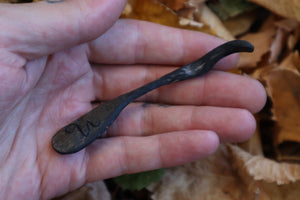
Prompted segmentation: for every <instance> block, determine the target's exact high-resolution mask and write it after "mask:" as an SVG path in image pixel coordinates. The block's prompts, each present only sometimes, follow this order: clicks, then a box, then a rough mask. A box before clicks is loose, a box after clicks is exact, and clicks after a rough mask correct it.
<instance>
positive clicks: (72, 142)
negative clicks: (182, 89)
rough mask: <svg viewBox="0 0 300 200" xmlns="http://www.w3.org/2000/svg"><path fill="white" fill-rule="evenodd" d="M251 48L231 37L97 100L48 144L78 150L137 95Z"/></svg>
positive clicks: (198, 73)
mask: <svg viewBox="0 0 300 200" xmlns="http://www.w3.org/2000/svg"><path fill="white" fill-rule="evenodd" d="M253 50H254V47H253V45H252V44H251V43H249V42H247V41H242V40H234V41H230V42H227V43H225V44H223V45H220V46H218V47H217V48H215V49H213V50H212V51H210V52H209V53H207V54H206V55H204V56H203V57H202V58H200V59H198V60H196V61H194V62H192V63H190V64H187V65H185V66H183V67H181V68H179V69H177V70H175V71H173V72H171V73H169V74H166V75H164V76H162V77H161V78H159V79H157V80H155V81H153V82H151V83H148V84H146V85H144V86H142V87H140V88H137V89H135V90H133V91H131V92H128V93H126V94H123V95H121V96H119V97H117V98H115V99H113V100H110V101H107V102H104V103H102V104H100V105H99V106H98V107H96V108H94V109H93V110H91V111H90V112H88V113H87V114H85V115H83V116H82V117H80V118H78V119H77V120H75V121H73V122H72V123H71V124H69V125H67V126H65V127H63V128H62V129H60V130H59V131H58V132H57V133H56V134H55V135H54V137H53V138H52V146H53V148H54V149H55V150H56V151H57V152H58V153H61V154H69V153H75V152H78V151H80V150H81V149H83V148H85V147H86V146H88V145H89V144H91V143H92V142H93V141H94V140H96V139H97V138H99V137H100V136H103V135H104V134H105V132H106V129H107V128H108V127H109V126H110V125H111V124H112V123H113V122H114V121H115V120H116V118H117V117H118V116H119V114H120V112H121V111H122V110H123V109H124V108H125V107H126V106H127V105H128V104H129V103H131V102H132V101H134V100H135V99H137V98H138V97H140V96H142V95H144V94H146V93H147V92H150V91H151V90H154V89H156V88H158V87H160V86H163V85H167V84H170V83H174V82H178V81H183V80H186V79H190V78H194V77H198V76H202V75H204V74H206V73H207V72H208V71H210V70H211V69H212V67H213V66H214V65H215V64H216V63H217V62H218V61H219V60H220V59H222V58H223V57H225V56H228V55H230V54H232V53H237V52H252V51H253Z"/></svg>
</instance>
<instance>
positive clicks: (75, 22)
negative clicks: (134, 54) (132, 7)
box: [0, 0, 126, 59]
mask: <svg viewBox="0 0 300 200" xmlns="http://www.w3.org/2000/svg"><path fill="white" fill-rule="evenodd" d="M51 2H52V3H51ZM53 2H54V3H53ZM125 4H126V0H84V1H82V0H56V1H55V0H52V1H50V0H48V1H42V2H38V3H30V4H0V13H1V15H0V27H1V32H0V50H1V49H5V50H8V51H10V52H12V53H17V54H19V55H21V56H23V57H25V58H26V59H33V58H37V57H40V56H44V55H48V54H51V53H54V52H56V51H59V50H62V49H66V48H68V47H71V46H74V45H76V44H80V43H83V42H87V41H89V40H92V39H95V38H96V37H98V36H100V35H101V34H102V33H104V32H105V31H106V30H107V29H109V27H111V26H112V25H113V23H114V22H115V21H116V20H117V19H118V17H119V16H120V14H121V12H122V10H123V8H124V6H125Z"/></svg>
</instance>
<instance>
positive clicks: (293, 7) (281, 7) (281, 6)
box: [248, 0, 300, 21]
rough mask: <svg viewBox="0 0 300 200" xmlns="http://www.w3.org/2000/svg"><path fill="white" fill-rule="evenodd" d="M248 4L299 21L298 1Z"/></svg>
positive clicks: (262, 0) (266, 0)
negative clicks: (259, 6)
mask: <svg viewBox="0 0 300 200" xmlns="http://www.w3.org/2000/svg"><path fill="white" fill-rule="evenodd" d="M248 1H250V2H253V3H256V4H258V5H261V6H263V7H265V8H267V9H269V10H271V11H272V12H274V13H276V14H278V15H281V16H284V17H287V18H293V19H296V20H298V21H300V12H299V10H300V1H298V0H294V1H286V0H248Z"/></svg>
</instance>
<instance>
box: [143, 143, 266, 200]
mask: <svg viewBox="0 0 300 200" xmlns="http://www.w3.org/2000/svg"><path fill="white" fill-rule="evenodd" d="M149 190H150V191H152V192H153V195H152V199H153V200H196V199H211V200H219V199H222V200H253V199H262V200H270V198H268V197H267V195H266V194H265V193H264V192H263V190H262V189H260V188H258V186H257V184H252V185H251V186H250V187H249V186H248V185H245V184H244V183H243V182H241V179H240V177H239V175H238V174H237V173H236V171H235V169H234V168H233V167H232V163H231V161H230V155H229V153H228V150H227V149H226V147H225V146H224V145H222V146H221V147H220V149H219V150H218V152H216V153H215V154H214V155H212V156H210V157H209V158H207V159H203V160H199V161H197V162H194V163H191V164H187V165H184V166H181V167H177V168H172V169H169V170H167V171H166V173H165V175H164V177H163V179H162V181H161V182H160V183H157V184H154V185H152V186H151V187H149ZM258 190H259V192H258Z"/></svg>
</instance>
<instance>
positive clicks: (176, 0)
mask: <svg viewBox="0 0 300 200" xmlns="http://www.w3.org/2000/svg"><path fill="white" fill-rule="evenodd" d="M159 1H160V2H162V3H163V4H165V5H166V6H167V7H169V8H171V9H172V10H176V11H177V10H179V9H181V8H182V7H183V5H184V3H185V2H186V1H188V0H159Z"/></svg>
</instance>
